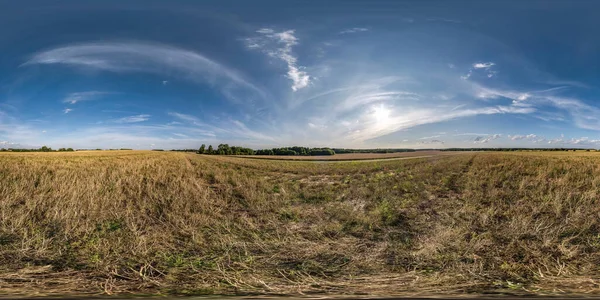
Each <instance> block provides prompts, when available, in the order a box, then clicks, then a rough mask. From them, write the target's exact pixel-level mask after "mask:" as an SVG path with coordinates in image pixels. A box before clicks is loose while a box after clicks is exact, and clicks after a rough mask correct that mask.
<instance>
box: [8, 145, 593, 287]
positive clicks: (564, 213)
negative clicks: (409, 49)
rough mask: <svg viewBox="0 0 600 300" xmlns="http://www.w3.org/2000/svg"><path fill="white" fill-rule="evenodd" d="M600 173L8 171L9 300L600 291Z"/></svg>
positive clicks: (161, 165) (318, 167) (308, 166)
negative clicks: (32, 297) (17, 296)
mask: <svg viewBox="0 0 600 300" xmlns="http://www.w3.org/2000/svg"><path fill="white" fill-rule="evenodd" d="M599 161H600V156H597V155H594V154H575V153H573V154H571V155H563V154H547V153H544V154H540V153H535V152H533V153H520V154H515V153H508V154H504V153H502V154H501V153H469V154H460V155H455V156H444V157H432V158H424V159H413V160H396V161H377V162H338V163H315V162H288V161H261V160H250V159H243V158H234V157H217V156H203V155H194V154H188V153H172V152H149V151H147V152H144V151H128V152H77V153H19V154H17V153H7V154H2V155H0V293H7V294H12V293H35V292H36V291H37V292H44V293H50V294H77V293H109V294H113V293H163V294H212V293H277V294H281V293H292V294H296V293H306V292H329V293H343V294H352V293H371V294H399V293H442V292H450V293H462V292H483V291H487V292H490V291H496V292H502V291H511V292H513V293H514V292H522V293H555V292H561V291H564V292H597V291H598V290H599V287H598V282H597V281H595V279H594V278H598V275H600V270H599V269H598V265H600V255H599V253H600V252H599V250H600V234H599V229H600V227H599V222H600V218H599V217H600V205H599V204H600V203H599V200H598V199H599V198H598V193H599V191H600V189H599V188H600V176H599V175H600V164H599V163H598V162H599Z"/></svg>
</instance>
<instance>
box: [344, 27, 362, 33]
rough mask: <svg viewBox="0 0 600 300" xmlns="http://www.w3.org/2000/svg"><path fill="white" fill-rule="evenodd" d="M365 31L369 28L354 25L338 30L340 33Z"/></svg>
mask: <svg viewBox="0 0 600 300" xmlns="http://www.w3.org/2000/svg"><path fill="white" fill-rule="evenodd" d="M365 31H369V29H368V28H364V27H354V28H349V29H346V30H342V31H340V34H348V33H357V32H365Z"/></svg>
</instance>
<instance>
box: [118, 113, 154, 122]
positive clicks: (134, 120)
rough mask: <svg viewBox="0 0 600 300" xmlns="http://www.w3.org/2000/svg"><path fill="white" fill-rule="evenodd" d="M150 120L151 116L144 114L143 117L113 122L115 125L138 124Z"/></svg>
mask: <svg viewBox="0 0 600 300" xmlns="http://www.w3.org/2000/svg"><path fill="white" fill-rule="evenodd" d="M149 119H150V115H144V114H143V115H136V116H129V117H123V118H119V119H116V120H113V121H112V122H114V123H138V122H144V121H148V120H149Z"/></svg>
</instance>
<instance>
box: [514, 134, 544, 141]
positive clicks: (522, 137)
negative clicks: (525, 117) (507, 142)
mask: <svg viewBox="0 0 600 300" xmlns="http://www.w3.org/2000/svg"><path fill="white" fill-rule="evenodd" d="M508 138H509V139H511V140H513V141H519V140H534V139H537V138H538V136H537V135H535V134H533V133H532V134H528V135H508Z"/></svg>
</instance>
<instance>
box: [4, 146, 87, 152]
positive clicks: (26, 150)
mask: <svg viewBox="0 0 600 300" xmlns="http://www.w3.org/2000/svg"><path fill="white" fill-rule="evenodd" d="M0 151H2V152H5V151H12V152H71V151H75V150H73V148H59V149H58V150H53V149H52V148H50V147H48V146H42V147H41V148H38V149H21V148H1V149H0Z"/></svg>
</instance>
